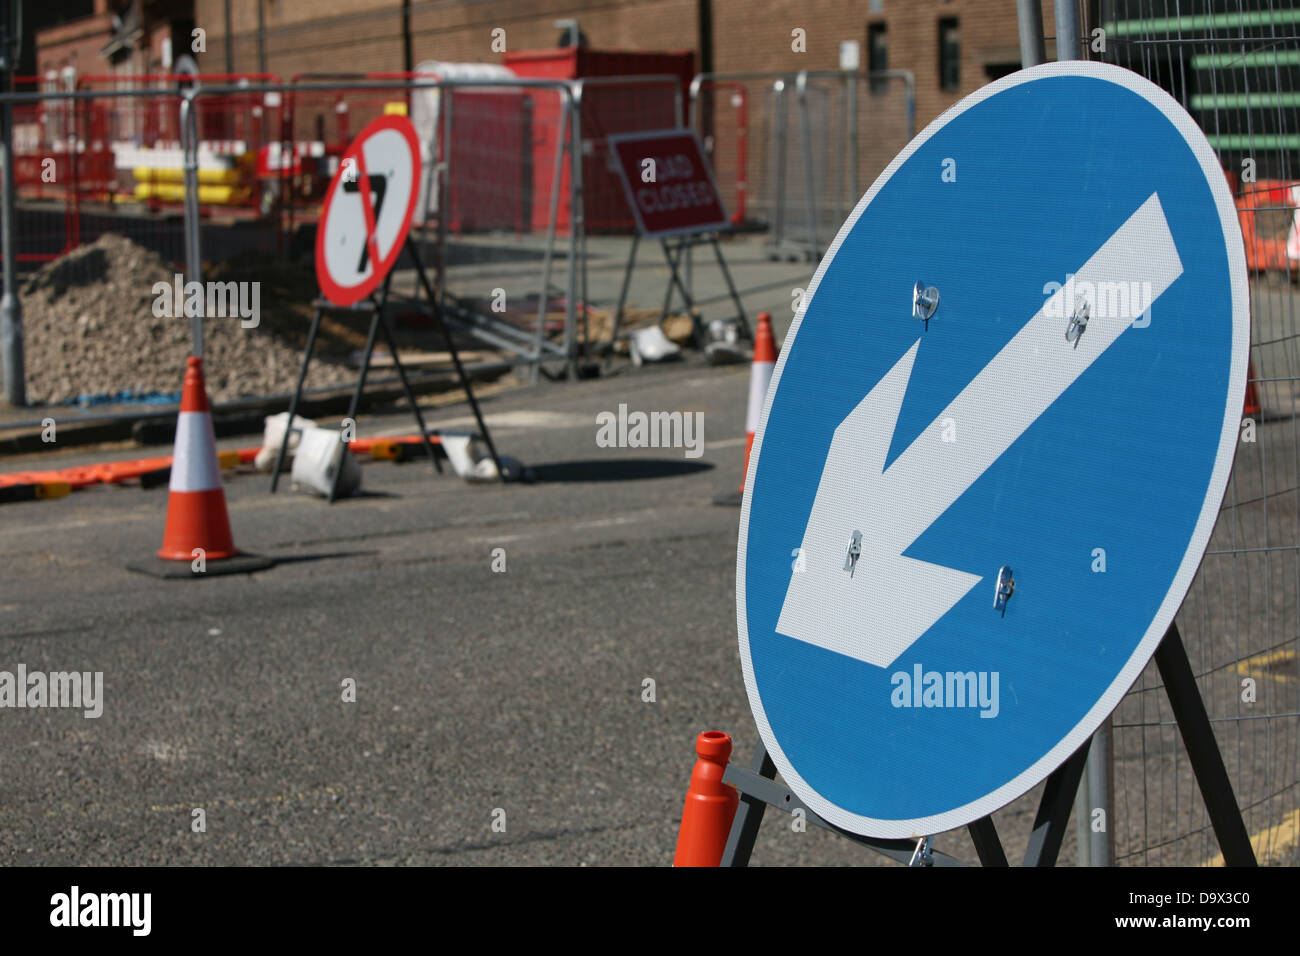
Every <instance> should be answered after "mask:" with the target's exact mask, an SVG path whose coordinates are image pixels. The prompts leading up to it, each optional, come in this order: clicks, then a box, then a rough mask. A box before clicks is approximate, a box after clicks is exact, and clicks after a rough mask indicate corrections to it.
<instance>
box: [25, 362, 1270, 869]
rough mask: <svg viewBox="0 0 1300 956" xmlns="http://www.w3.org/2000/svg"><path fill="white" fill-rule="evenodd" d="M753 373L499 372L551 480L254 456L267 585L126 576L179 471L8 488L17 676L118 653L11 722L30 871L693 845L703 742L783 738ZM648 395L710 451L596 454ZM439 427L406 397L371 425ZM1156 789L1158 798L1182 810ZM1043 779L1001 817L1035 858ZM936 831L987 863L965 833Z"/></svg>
mask: <svg viewBox="0 0 1300 956" xmlns="http://www.w3.org/2000/svg"><path fill="white" fill-rule="evenodd" d="M748 374H749V369H748V367H747V366H736V367H731V368H725V369H707V368H704V367H702V366H699V365H698V364H695V363H693V362H692V363H681V364H677V365H674V366H670V367H660V368H654V369H643V370H630V369H629V370H627V371H624V372H623V373H622V374H618V375H616V376H613V377H610V378H607V379H602V380H599V381H591V382H584V383H581V384H544V385H542V386H540V387H537V388H519V389H513V390H510V389H506V390H501V391H500V392H498V393H497V394H495V395H492V396H490V397H488V398H487V399H486V400H485V401H484V408H485V411H487V412H488V413H489V414H490V416H491V417H490V422H491V424H492V427H493V433H494V436H495V438H496V440H497V443H498V445H499V447H500V450H501V451H502V452H503V453H504V454H508V455H511V456H515V457H517V458H519V459H521V460H522V461H523V462H525V463H526V464H528V465H530V466H532V467H533V468H534V469H535V471H536V474H537V481H536V482H535V483H533V484H527V485H523V484H520V485H509V486H499V485H479V486H473V485H469V484H467V483H465V482H463V481H461V480H459V479H457V478H455V477H452V476H450V475H443V476H441V477H435V476H434V475H433V474H432V471H431V469H430V467H429V466H428V464H427V462H423V461H415V462H412V463H408V464H402V465H395V464H392V463H389V462H373V463H367V464H365V465H364V492H365V493H364V494H363V495H362V496H359V497H356V498H352V499H348V500H344V501H340V502H338V503H336V504H335V505H333V506H329V505H327V504H326V503H324V502H323V501H322V500H320V499H317V498H313V497H310V496H307V495H305V494H294V493H291V492H289V491H288V490H287V489H286V488H285V487H284V486H282V489H281V492H280V493H279V494H278V495H274V496H272V495H271V494H269V492H268V481H267V478H266V477H265V476H262V475H253V474H241V475H238V476H235V477H228V478H227V480H226V485H225V487H226V495H227V499H228V502H229V508H230V513H231V517H232V523H233V527H234V533H235V539H236V542H237V543H238V545H239V546H240V547H241V548H243V549H245V550H249V551H254V552H259V553H262V554H266V555H270V556H273V557H275V558H276V559H277V564H276V566H275V567H273V568H272V569H270V570H267V571H263V572H260V573H258V574H255V575H232V576H224V577H209V578H206V579H201V580H194V581H161V580H157V579H154V578H151V577H147V576H143V575H140V574H137V573H134V572H131V571H128V570H127V569H126V563H127V562H128V561H131V560H134V559H140V558H146V557H148V556H150V555H152V554H153V553H154V552H155V551H156V550H157V548H158V546H159V544H160V542H161V537H162V526H163V520H164V513H165V507H166V501H167V493H166V491H165V489H161V488H160V489H157V490H151V491H142V490H140V489H138V488H135V487H127V486H122V487H106V486H96V487H92V488H90V489H88V490H85V491H82V492H78V493H76V494H74V495H72V496H71V497H69V498H66V499H61V500H56V501H37V502H29V503H22V504H10V505H5V506H4V512H3V518H4V520H3V522H2V523H0V564H3V567H4V574H3V583H2V587H3V591H0V615H2V616H0V669H9V670H12V669H14V667H16V665H17V664H19V663H22V664H25V665H26V666H27V668H28V669H29V670H47V671H52V670H72V669H75V670H79V671H102V672H103V674H104V703H103V715H102V716H101V717H99V718H98V719H87V718H85V717H83V716H82V715H81V714H80V713H79V712H71V711H66V710H48V709H47V710H39V711H36V710H4V711H0V759H3V768H4V772H3V773H0V864H3V865H14V864H20V865H21V864H30V865H43V864H63V865H73V864H75V865H109V864H129V865H138V864H180V865H187V864H255V865H260V864H307V865H318V864H344V865H346V864H363V865H364V864H379V865H409V864H434V865H440V864H458V865H476V864H485V865H486V864H494V865H500V864H520V865H534V864H567V865H611V864H614V865H656V866H659V865H665V864H667V863H669V862H670V861H671V859H672V854H673V847H674V844H675V839H676V828H677V823H678V820H679V817H680V813H681V807H682V799H683V796H684V793H685V789H686V784H687V780H688V777H689V774H690V770H691V766H692V762H693V751H692V744H693V741H694V737H695V735H696V734H697V733H698V732H699V731H702V730H708V729H719V730H726V731H728V732H730V733H731V734H732V735H733V737H734V739H735V741H736V754H735V758H734V759H737V760H740V761H743V762H745V763H748V761H749V759H750V755H751V754H752V752H753V749H754V746H755V744H756V742H757V735H756V733H755V731H754V727H753V721H752V717H751V715H750V713H749V708H748V704H747V702H746V698H745V692H744V686H743V682H742V679H741V673H740V666H739V660H738V656H737V650H736V634H735V544H736V532H737V522H738V517H739V510H738V509H736V508H724V507H718V506H715V505H714V504H713V502H712V499H713V497H714V496H715V495H716V494H718V493H720V492H725V491H728V490H731V489H734V488H735V487H736V486H737V484H738V483H739V481H740V478H741V465H742V460H743V454H744V413H745V409H744V406H745V397H746V393H747V386H748ZM620 403H623V404H626V405H627V407H628V409H629V410H644V411H650V410H671V409H677V410H682V411H684V412H696V411H698V412H702V413H703V416H704V417H703V421H704V438H705V443H706V444H705V447H704V449H703V455H702V457H699V458H688V457H687V456H686V454H685V452H684V450H683V449H680V448H677V449H663V448H650V449H626V448H625V449H618V448H600V447H598V446H597V444H596V432H597V426H596V415H597V413H599V412H602V411H611V412H615V413H617V410H618V407H619V404H620ZM466 411H467V410H466V407H465V406H464V405H458V406H452V407H447V408H443V409H439V410H437V411H435V412H434V413H433V414H432V416H431V418H432V420H431V424H435V425H443V426H448V425H451V426H452V427H455V426H456V425H458V424H459V425H461V426H463V425H465V424H467V421H466V418H465V416H466ZM1290 427H1291V426H1290V424H1289V423H1288V425H1287V428H1288V429H1289V428H1290ZM412 430H413V425H412V423H411V419H410V416H409V414H408V413H406V412H404V411H401V410H396V411H394V412H392V413H391V414H385V415H376V416H369V417H367V418H364V419H363V420H362V421H361V422H360V424H359V429H358V434H359V435H362V436H366V435H376V434H381V433H388V434H402V433H407V432H410V431H412ZM221 444H222V447H223V448H226V447H240V446H247V445H249V444H255V442H254V441H250V440H248V439H245V440H233V441H227V442H222V443H221ZM157 453H158V452H156V451H152V450H144V451H142V450H140V449H136V448H119V449H111V450H103V449H97V450H88V449H79V450H69V451H67V452H62V453H54V454H53V455H46V456H42V458H41V459H40V461H41V463H40V464H39V465H36V464H31V463H30V462H31V459H30V458H29V459H27V460H17V459H13V460H10V461H9V462H6V465H7V467H9V468H12V469H17V468H24V467H26V468H30V467H64V466H68V465H73V464H79V463H83V462H88V461H97V460H106V459H109V458H131V457H141V456H142V455H146V454H157ZM1292 460H1293V459H1292ZM494 549H504V558H505V571H504V572H498V571H494V570H493V561H494ZM497 557H498V559H499V558H500V554H499V553H498V555H497ZM498 566H499V563H498ZM1291 601H1292V604H1293V602H1294V595H1292V598H1291ZM1291 620H1292V621H1294V616H1292V618H1291ZM349 678H350V679H352V680H354V681H355V687H356V700H355V702H354V703H353V702H345V701H344V700H343V699H342V698H343V690H342V687H343V683H344V681H345V680H347V679H349ZM647 679H649V680H653V681H654V697H655V699H654V701H653V702H647V701H646V700H644V699H643V697H644V696H645V695H644V691H645V689H646V686H647V685H646V683H645V682H646V681H647ZM1234 680H1235V677H1234ZM1289 726H1291V727H1292V729H1293V728H1294V721H1292V722H1291V723H1290V725H1289ZM1288 739H1289V738H1288ZM1270 746H1286V747H1290V746H1291V744H1290V743H1286V744H1284V745H1279V744H1278V743H1277V742H1276V740H1275V741H1274V743H1273V744H1272V745H1270ZM1249 759H1259V760H1265V761H1272V762H1273V763H1276V755H1270V753H1269V752H1267V751H1265V753H1264V754H1263V755H1262V756H1261V755H1258V754H1257V755H1256V757H1255V758H1249ZM1183 770H1184V771H1185V761H1184V764H1183ZM1293 771H1294V768H1293V767H1292V768H1291V772H1293ZM884 772H896V773H908V774H913V773H914V774H924V773H926V772H928V768H926V767H925V766H924V764H923V763H920V762H918V764H917V765H915V766H910V767H898V768H890V769H888V770H885V771H884ZM1283 772H1286V770H1285V767H1283ZM1141 784H1142V781H1141V780H1140V779H1139V780H1137V781H1136V782H1134V783H1132V784H1126V786H1130V787H1131V788H1135V789H1134V790H1133V792H1132V793H1130V794H1128V796H1130V797H1132V799H1134V800H1144V801H1145V802H1142V803H1141V806H1142V807H1143V810H1142V812H1143V813H1146V814H1148V815H1149V816H1150V817H1151V818H1153V819H1161V818H1162V817H1161V815H1162V814H1164V815H1165V816H1168V815H1169V813H1171V812H1172V811H1170V810H1169V809H1168V808H1167V807H1164V806H1163V805H1162V804H1161V803H1160V802H1159V801H1158V800H1157V801H1156V802H1155V803H1154V804H1153V803H1152V800H1153V799H1154V798H1153V797H1152V796H1151V795H1147V796H1146V797H1143V796H1142V794H1141V793H1139V792H1138V791H1137V789H1136V788H1140V786H1141ZM1040 790H1041V788H1035V790H1034V791H1033V792H1031V793H1030V794H1029V795H1027V796H1026V797H1025V798H1022V799H1021V800H1019V801H1017V802H1016V803H1014V804H1012V805H1011V806H1010V807H1008V808H1006V809H1005V810H1003V811H1002V812H1000V813H999V814H997V815H996V822H997V825H998V828H999V831H1000V833H1001V835H1002V838H1003V840H1004V842H1005V843H1006V845H1007V849H1008V854H1009V855H1010V856H1011V858H1012V859H1013V861H1014V860H1016V859H1018V857H1019V855H1021V854H1023V851H1024V846H1025V841H1026V838H1027V836H1028V832H1029V829H1030V825H1031V821H1032V818H1033V812H1034V809H1035V802H1036V798H1037V795H1038V793H1039V792H1040ZM1118 802H1119V801H1117V803H1118ZM196 809H202V810H203V811H204V815H205V817H206V831H205V832H194V830H193V829H192V820H193V819H194V811H195V810H196ZM494 821H495V822H497V824H498V825H497V827H496V828H494V826H493V823H494ZM501 821H504V830H502V828H501V825H500V824H501ZM1175 823H1176V824H1179V823H1180V821H1178V820H1176V821H1175ZM790 824H791V818H790V817H789V816H788V815H786V814H784V813H777V812H769V814H768V815H767V819H766V821H765V823H764V826H763V831H762V832H761V833H760V836H759V840H758V844H757V847H756V850H755V853H754V857H753V863H754V864H827V863H844V864H868V865H877V864H881V865H894V864H893V863H892V862H890V861H887V860H885V859H884V858H883V857H880V856H878V855H877V854H875V853H873V852H871V851H869V850H866V849H864V848H862V847H860V846H857V845H855V844H853V843H850V842H849V841H847V840H844V839H843V838H840V837H838V836H835V835H833V834H829V833H825V832H823V831H820V830H818V829H817V828H815V827H809V828H808V829H807V831H806V832H797V831H796V830H794V829H792V827H791V825H790ZM1202 844H1203V841H1202V842H1197V843H1196V845H1195V846H1193V847H1191V849H1189V850H1188V853H1189V854H1190V856H1189V857H1188V858H1187V860H1186V862H1197V860H1196V859H1195V858H1194V857H1195V856H1196V855H1198V854H1201V853H1203V852H1204V849H1203V845H1202ZM935 845H936V848H937V849H939V850H942V851H944V852H945V853H948V854H951V855H953V856H956V857H959V858H961V859H964V860H968V861H972V862H973V861H974V859H975V854H974V851H973V848H972V846H971V843H970V840H969V838H968V837H967V836H966V835H965V834H964V833H961V832H958V833H951V834H944V835H941V836H940V837H939V838H938V839H937V840H936V844H935ZM1073 859H1074V850H1073V827H1071V832H1070V835H1069V836H1067V841H1066V845H1065V847H1064V848H1063V851H1062V855H1061V860H1062V862H1063V863H1068V862H1072V861H1073Z"/></svg>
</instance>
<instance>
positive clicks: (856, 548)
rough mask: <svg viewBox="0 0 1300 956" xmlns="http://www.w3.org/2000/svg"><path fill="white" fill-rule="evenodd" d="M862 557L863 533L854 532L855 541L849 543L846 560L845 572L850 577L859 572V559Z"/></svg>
mask: <svg viewBox="0 0 1300 956" xmlns="http://www.w3.org/2000/svg"><path fill="white" fill-rule="evenodd" d="M861 556H862V532H861V531H855V532H853V540H852V541H850V542H849V553H848V555H847V556H845V558H844V570H845V571H847V572H849V577H853V572H854V571H856V570H857V567H858V558H860V557H861Z"/></svg>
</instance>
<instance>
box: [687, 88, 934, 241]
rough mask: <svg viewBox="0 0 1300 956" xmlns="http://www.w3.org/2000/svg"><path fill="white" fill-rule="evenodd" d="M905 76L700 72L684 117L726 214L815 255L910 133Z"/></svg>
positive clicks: (911, 101) (910, 98)
mask: <svg viewBox="0 0 1300 956" xmlns="http://www.w3.org/2000/svg"><path fill="white" fill-rule="evenodd" d="M913 115H914V94H913V89H912V80H911V76H910V74H907V73H904V72H901V71H894V72H887V73H876V74H865V73H859V72H851V71H849V72H841V71H834V72H806V71H805V72H803V73H743V74H701V75H700V76H699V77H697V78H696V81H695V83H694V84H693V85H692V100H691V117H692V122H693V124H694V126H695V128H696V130H697V131H698V132H699V133H700V135H701V138H702V139H703V140H704V142H705V147H706V149H707V150H708V152H709V155H710V157H711V159H712V161H713V163H714V170H715V173H716V175H717V177H718V185H719V188H720V189H721V190H722V193H723V197H724V199H725V200H726V202H727V204H728V210H729V212H730V213H731V215H732V220H733V222H735V224H736V225H737V226H738V227H740V228H745V229H752V230H756V231H765V232H767V233H768V241H769V247H770V250H771V252H772V254H773V255H775V256H780V255H788V256H804V257H805V258H808V259H815V258H816V257H818V256H820V255H821V254H822V253H823V252H825V250H826V248H827V247H828V246H829V245H830V242H831V240H832V239H833V238H834V237H835V234H836V232H838V231H839V228H840V226H841V225H842V224H843V223H844V220H845V219H846V218H847V217H848V215H849V213H850V212H852V210H853V208H854V206H856V205H857V202H858V200H859V199H860V198H861V197H862V194H863V193H864V192H866V190H867V188H868V187H869V186H870V185H871V183H872V182H873V181H874V180H875V179H876V177H877V176H879V175H880V173H881V172H883V171H884V169H885V167H886V166H887V165H888V164H889V162H890V160H892V159H893V158H894V156H895V155H897V154H898V152H899V151H900V150H901V149H902V148H903V147H904V146H905V145H906V144H907V142H908V141H909V140H910V139H911V137H912V134H913Z"/></svg>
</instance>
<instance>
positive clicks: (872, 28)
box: [867, 23, 889, 94]
mask: <svg viewBox="0 0 1300 956" xmlns="http://www.w3.org/2000/svg"><path fill="white" fill-rule="evenodd" d="M887 69H889V27H888V26H887V25H885V24H883V23H869V24H867V70H868V71H870V72H872V73H881V72H883V71H885V70H887ZM888 89H889V80H887V79H886V78H884V77H872V78H871V92H872V93H876V94H879V93H884V92H885V91H886V90H888Z"/></svg>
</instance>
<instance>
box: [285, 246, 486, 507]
mask: <svg viewBox="0 0 1300 956" xmlns="http://www.w3.org/2000/svg"><path fill="white" fill-rule="evenodd" d="M405 248H406V252H407V254H408V255H410V257H411V260H412V261H413V262H414V263H415V271H416V275H417V276H418V277H419V281H420V287H421V289H422V290H423V292H424V295H425V296H426V297H427V298H428V300H429V309H430V311H431V312H432V314H433V318H434V321H435V322H436V323H437V325H438V328H439V329H440V330H441V331H442V337H443V341H444V342H445V343H446V346H447V351H448V353H450V355H451V361H452V364H453V365H454V366H455V369H456V377H457V379H458V380H459V381H460V385H461V388H462V389H463V390H464V392H465V398H466V399H467V400H468V401H469V406H470V408H471V409H472V410H473V412H474V421H475V422H476V423H477V424H478V429H479V434H480V435H482V436H483V441H484V443H485V444H486V445H487V448H488V453H489V454H490V455H491V456H492V461H493V463H494V464H495V465H496V468H497V474H498V475H504V474H505V472H504V471H503V470H502V468H501V460H500V459H499V458H498V457H497V450H496V445H495V444H493V442H492V434H491V432H489V431H488V427H487V423H486V422H485V421H484V420H483V413H482V412H481V411H480V410H479V405H478V400H477V399H476V398H475V397H474V389H473V388H472V387H471V385H470V381H469V376H468V375H467V374H466V373H465V366H464V365H463V364H462V363H461V360H460V353H459V352H458V351H457V350H456V343H455V342H454V341H453V339H452V336H451V332H450V330H449V329H448V328H447V323H446V322H445V321H444V320H443V316H442V310H441V309H440V308H439V307H438V298H437V295H436V294H435V293H434V291H433V286H432V285H431V284H430V282H429V277H428V275H427V274H426V272H425V270H424V263H423V262H422V261H421V260H420V255H419V251H418V250H417V249H416V247H415V243H413V242H412V241H411V240H410V237H409V236H408V237H407V239H406V242H405ZM392 281H393V274H392V273H391V272H390V273H389V274H388V275H387V276H386V277H385V278H384V282H383V285H382V286H380V288H379V289H378V290H377V291H376V292H372V293H370V295H368V296H367V297H366V298H365V299H364V300H362V302H358V303H355V304H354V305H351V306H339V305H335V304H334V303H332V302H330V301H329V300H328V299H326V298H324V297H321V298H318V299H317V300H316V302H315V313H314V314H313V315H312V320H311V328H310V329H309V330H308V332H307V347H306V349H305V350H304V352H303V356H302V368H301V369H300V370H299V372H298V383H297V385H296V386H295V387H294V391H293V398H292V399H290V400H289V422H290V424H292V422H293V418H294V415H295V414H296V412H297V410H298V405H299V403H300V402H301V401H302V389H303V382H304V381H305V380H306V378H307V368H308V366H309V365H310V364H311V357H312V352H313V350H314V349H315V346H316V335H317V333H318V332H319V331H320V323H321V317H322V315H323V314H324V313H325V311H326V310H329V309H334V310H338V311H343V312H353V311H357V310H358V307H361V311H369V312H370V331H369V333H368V334H367V336H366V349H365V354H364V357H363V358H362V361H361V374H360V376H359V377H358V378H357V385H356V388H355V389H354V390H353V392H352V401H351V402H350V403H349V404H348V413H347V416H346V417H347V418H349V419H353V420H355V418H356V414H357V409H358V408H359V407H360V405H361V395H362V392H364V391H365V387H366V374H367V372H368V371H369V369H370V359H371V357H372V355H373V354H374V350H375V336H376V333H377V332H379V331H382V332H383V334H384V341H385V342H386V343H387V344H388V351H389V353H390V354H391V355H392V357H393V365H394V366H395V367H396V368H397V374H398V376H399V377H400V378H401V380H402V390H403V391H404V392H405V393H406V400H407V401H408V402H409V403H410V405H411V411H412V412H413V413H414V415H415V421H416V424H418V425H419V427H420V434H421V435H423V436H425V439H426V440H425V441H424V442H423V443H422V444H423V445H424V447H425V451H426V452H427V454H428V456H429V462H430V463H431V464H432V465H433V467H434V470H435V473H437V474H441V473H442V465H441V463H439V461H438V456H437V455H436V454H435V453H434V449H433V443H432V442H430V441H428V438H429V437H430V434H431V433H430V432H429V430H428V429H427V428H426V427H425V424H424V415H423V414H421V412H420V406H419V403H418V402H416V400H415V393H414V392H413V391H412V390H411V383H410V380H409V379H408V378H407V376H406V369H405V367H404V366H403V365H402V360H401V359H400V358H399V357H398V354H397V343H396V342H395V341H394V339H393V332H392V329H391V328H389V325H388V318H387V316H386V314H385V309H386V307H387V305H388V291H389V286H390V284H391V283H392ZM416 301H419V300H418V299H417V300H416ZM432 434H434V435H436V434H437V433H436V432H434V433H432ZM288 447H289V429H288V428H286V429H285V433H284V440H283V441H282V442H281V444H280V453H279V454H278V455H277V456H276V460H275V469H274V470H273V471H272V472H271V491H272V492H274V491H275V490H276V486H277V485H278V484H279V480H280V473H281V472H282V471H283V470H284V459H285V456H286V454H287V451H288ZM342 471H343V469H341V468H338V469H335V472H334V478H333V481H332V482H331V483H330V493H329V500H330V501H331V502H333V501H334V499H335V497H336V495H337V492H338V483H339V475H340V474H341V473H342Z"/></svg>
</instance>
